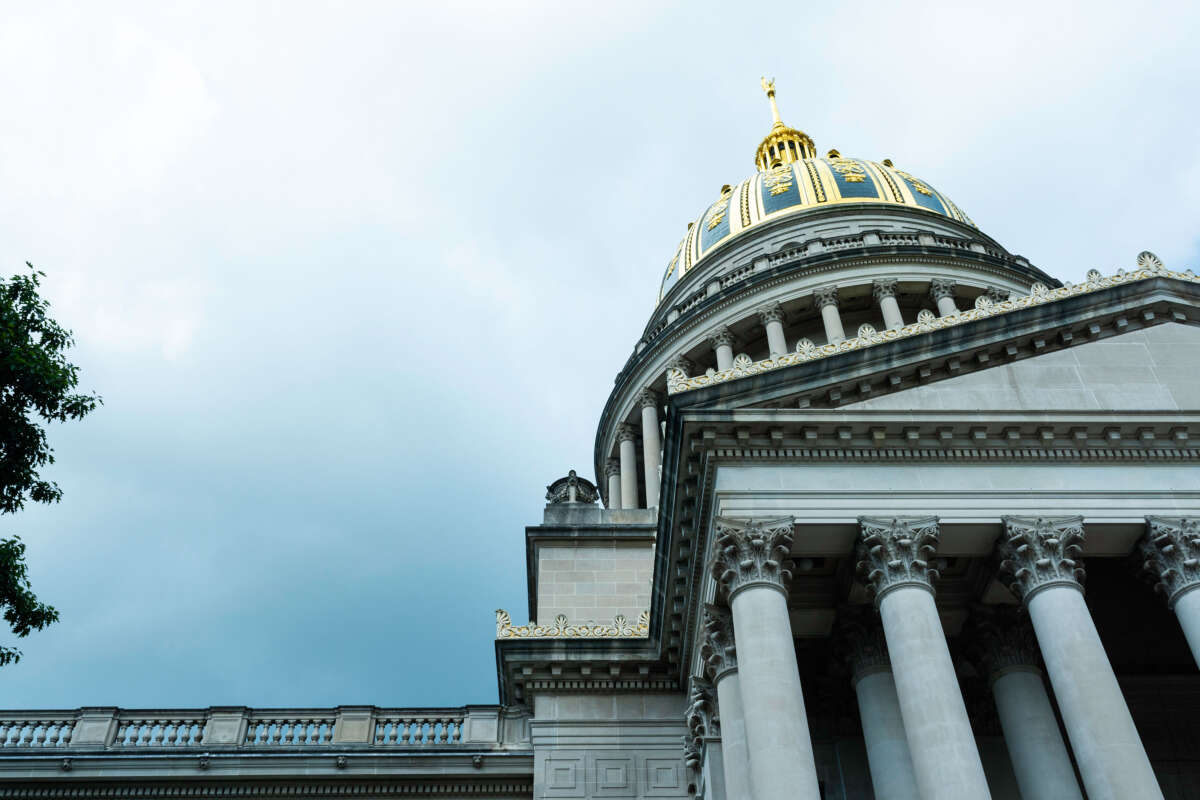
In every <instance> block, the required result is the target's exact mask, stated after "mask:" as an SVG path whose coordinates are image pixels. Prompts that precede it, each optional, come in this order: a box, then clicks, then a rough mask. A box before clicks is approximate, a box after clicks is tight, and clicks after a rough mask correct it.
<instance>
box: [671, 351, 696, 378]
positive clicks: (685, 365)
mask: <svg viewBox="0 0 1200 800" xmlns="http://www.w3.org/2000/svg"><path fill="white" fill-rule="evenodd" d="M667 367H668V369H677V370H679V371H680V372H682V373H683V377H685V378H690V377H692V370H694V369H695V368H696V365H695V364H693V363H692V360H691V359H690V358H688V357H686V356H677V357H676V358H675V359H674V360H673V361H672V362H671V363H670V364H668V365H667Z"/></svg>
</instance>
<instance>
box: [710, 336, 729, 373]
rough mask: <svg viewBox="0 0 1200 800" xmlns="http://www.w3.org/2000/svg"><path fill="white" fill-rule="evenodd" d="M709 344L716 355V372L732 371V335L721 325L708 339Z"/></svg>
mask: <svg viewBox="0 0 1200 800" xmlns="http://www.w3.org/2000/svg"><path fill="white" fill-rule="evenodd" d="M708 342H709V344H711V345H712V348H713V350H714V351H715V352H716V354H717V372H724V371H725V370H727V369H733V334H732V333H730V331H729V328H726V327H725V326H724V325H722V326H721V327H720V328H718V329H717V331H716V333H714V334H713V335H711V336H709V337H708Z"/></svg>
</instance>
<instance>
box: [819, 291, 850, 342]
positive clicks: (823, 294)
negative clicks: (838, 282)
mask: <svg viewBox="0 0 1200 800" xmlns="http://www.w3.org/2000/svg"><path fill="white" fill-rule="evenodd" d="M813 302H814V303H815V304H816V306H817V308H819V309H820V310H821V322H822V323H824V325H825V338H826V339H827V340H828V341H829V343H830V344H837V343H838V342H840V341H842V340H843V339H845V338H846V331H845V330H843V329H842V317H841V315H840V314H839V313H838V291H837V287H836V286H825V287H823V288H821V289H817V290H816V291H815V292H813Z"/></svg>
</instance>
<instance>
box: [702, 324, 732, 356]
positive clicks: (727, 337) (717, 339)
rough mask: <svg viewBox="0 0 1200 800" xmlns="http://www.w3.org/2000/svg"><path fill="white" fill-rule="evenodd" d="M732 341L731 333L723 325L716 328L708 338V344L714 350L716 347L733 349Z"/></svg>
mask: <svg viewBox="0 0 1200 800" xmlns="http://www.w3.org/2000/svg"><path fill="white" fill-rule="evenodd" d="M734 341H735V339H734V338H733V333H732V332H731V331H730V330H729V328H726V327H725V326H724V325H722V326H721V327H719V328H717V329H716V330H715V331H713V332H712V333H711V334H709V337H708V343H709V344H711V345H712V346H713V349H714V350H715V349H717V348H718V347H733V343H734Z"/></svg>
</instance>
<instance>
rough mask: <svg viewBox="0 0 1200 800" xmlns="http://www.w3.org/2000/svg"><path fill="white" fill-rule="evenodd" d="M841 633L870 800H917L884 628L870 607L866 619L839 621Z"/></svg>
mask: <svg viewBox="0 0 1200 800" xmlns="http://www.w3.org/2000/svg"><path fill="white" fill-rule="evenodd" d="M841 635H842V643H843V645H844V647H845V657H846V663H847V665H849V667H850V673H851V676H852V680H853V682H854V693H855V695H856V696H857V697H858V713H859V716H860V717H861V718H862V729H863V739H864V740H865V741H866V744H867V763H868V765H869V766H870V770H871V786H872V787H873V788H874V790H875V800H921V793H920V792H919V791H917V777H916V775H914V774H913V765H912V756H911V755H910V754H909V752H908V739H907V738H906V737H905V735H904V721H903V720H902V719H901V716H900V700H899V698H897V697H896V682H895V680H894V679H893V677H892V662H891V661H890V660H888V652H887V642H886V641H885V640H884V636H883V628H881V627H880V625H879V620H878V619H877V618H874V612H873V611H872V612H871V618H867V617H866V615H856V616H855V617H854V618H850V619H847V620H845V621H843V623H842V625H841Z"/></svg>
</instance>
